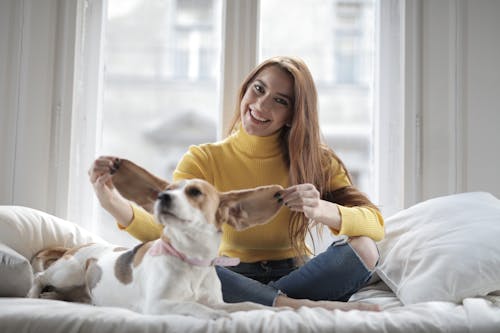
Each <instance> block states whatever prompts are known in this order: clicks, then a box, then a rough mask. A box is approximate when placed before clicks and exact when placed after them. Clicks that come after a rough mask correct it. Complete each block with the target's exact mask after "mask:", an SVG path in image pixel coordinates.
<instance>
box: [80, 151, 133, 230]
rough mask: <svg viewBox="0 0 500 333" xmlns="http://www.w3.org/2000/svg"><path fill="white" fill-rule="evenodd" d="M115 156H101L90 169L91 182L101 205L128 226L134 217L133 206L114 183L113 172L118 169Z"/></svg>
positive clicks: (118, 220)
mask: <svg viewBox="0 0 500 333" xmlns="http://www.w3.org/2000/svg"><path fill="white" fill-rule="evenodd" d="M116 160H117V158H116V157H113V156H100V157H99V158H97V159H96V160H95V161H94V162H93V163H92V165H91V166H90V169H89V171H88V174H89V179H90V182H91V183H92V186H93V187H94V192H95V194H96V196H97V198H98V199H99V203H100V204H101V206H102V207H103V208H104V209H106V210H107V211H108V212H109V213H110V214H111V215H113V217H114V218H115V219H116V220H117V222H118V223H119V224H121V225H122V226H124V227H126V226H128V225H129V224H130V222H131V221H132V218H133V215H134V214H133V211H132V207H131V206H130V202H129V201H128V200H126V199H125V198H124V197H122V196H121V194H120V193H119V192H118V190H117V189H116V188H115V186H114V184H113V173H114V171H116V166H115V161H116Z"/></svg>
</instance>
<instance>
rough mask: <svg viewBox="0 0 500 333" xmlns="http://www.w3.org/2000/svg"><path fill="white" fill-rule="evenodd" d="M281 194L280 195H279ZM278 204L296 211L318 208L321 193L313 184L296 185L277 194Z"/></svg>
mask: <svg viewBox="0 0 500 333" xmlns="http://www.w3.org/2000/svg"><path fill="white" fill-rule="evenodd" d="M278 194H279V195H278ZM277 199H278V202H280V203H281V204H283V205H285V206H287V207H288V208H290V209H291V210H294V211H304V209H307V207H310V208H314V207H317V206H318V204H319V200H320V194H319V191H318V190H317V189H316V187H315V186H314V185H312V184H300V185H294V186H291V187H289V188H287V189H284V190H282V191H280V192H278V193H277Z"/></svg>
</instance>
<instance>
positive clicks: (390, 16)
mask: <svg viewBox="0 0 500 333" xmlns="http://www.w3.org/2000/svg"><path fill="white" fill-rule="evenodd" d="M377 7H378V8H377V20H378V22H377V29H376V30H377V44H378V47H377V50H378V51H377V55H376V62H375V63H376V65H375V82H376V83H377V84H376V89H375V98H374V99H375V117H374V127H373V128H374V159H375V161H374V162H375V184H374V187H375V196H376V197H375V198H374V201H375V202H376V203H377V204H378V205H379V206H380V208H381V210H382V212H383V213H384V215H385V216H390V215H392V214H394V213H396V212H397V211H399V210H401V209H403V208H405V207H408V206H411V205H413V204H415V203H417V202H419V201H420V200H421V197H422V151H421V148H422V143H421V142H422V128H421V125H422V105H421V100H422V99H421V96H422V74H421V73H422V71H421V68H422V64H421V61H422V56H421V50H422V45H421V44H422V38H421V18H422V2H421V1H404V0H379V2H378V6H377Z"/></svg>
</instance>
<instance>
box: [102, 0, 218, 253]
mask: <svg viewBox="0 0 500 333" xmlns="http://www.w3.org/2000/svg"><path fill="white" fill-rule="evenodd" d="M107 13H108V15H107V20H106V22H105V40H104V47H103V49H104V68H105V69H104V92H103V93H104V95H103V108H102V126H103V128H102V142H101V147H100V148H99V149H98V150H99V152H100V154H105V155H115V156H121V157H124V158H128V159H130V160H132V161H134V162H136V163H138V164H139V165H141V166H143V167H145V168H146V169H147V170H150V171H151V172H153V173H155V174H156V175H158V176H160V177H162V178H165V179H171V174H172V172H173V170H174V168H175V166H176V164H177V162H178V161H179V159H180V158H181V156H182V154H183V153H184V152H185V151H186V150H187V149H188V146H189V145H191V144H200V143H203V142H210V141H215V140H216V132H217V124H216V120H217V119H218V111H217V108H218V97H219V92H218V81H219V73H220V66H219V63H220V61H219V59H220V52H221V45H220V35H221V17H222V16H221V15H222V6H221V1H220V0H209V1H193V0H162V1H140V0H128V1H125V2H124V1H123V0H109V1H108V8H107ZM100 216H101V217H102V219H104V220H108V221H109V220H110V217H109V216H107V213H105V212H104V210H102V209H101V210H100ZM98 227H99V228H101V229H102V228H112V229H115V226H114V225H112V223H109V222H102V223H99V225H98ZM99 233H101V234H106V235H109V237H118V236H123V235H118V236H117V235H116V234H117V233H116V231H115V230H112V231H111V230H110V231H109V232H107V231H106V230H100V231H99ZM127 241H128V238H127V239H117V240H116V242H119V243H122V244H123V243H124V242H127Z"/></svg>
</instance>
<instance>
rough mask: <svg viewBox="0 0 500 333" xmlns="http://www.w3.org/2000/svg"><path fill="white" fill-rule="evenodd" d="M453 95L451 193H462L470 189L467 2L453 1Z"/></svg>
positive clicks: (451, 106)
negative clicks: (467, 108)
mask: <svg viewBox="0 0 500 333" xmlns="http://www.w3.org/2000/svg"><path fill="white" fill-rule="evenodd" d="M449 13H450V17H449V20H450V21H449V32H450V40H451V43H450V50H449V60H450V63H449V64H450V68H449V73H450V75H449V82H450V83H449V90H450V91H449V96H450V101H449V103H450V109H449V117H450V122H449V124H450V142H449V145H450V154H451V156H450V157H451V158H450V159H451V161H453V163H452V164H450V173H449V179H448V186H449V193H460V192H464V191H466V190H467V185H466V170H467V144H466V142H467V131H466V130H467V126H466V124H465V121H466V115H465V112H466V108H465V96H466V94H465V87H464V84H465V82H466V78H465V72H466V62H465V55H466V47H467V45H466V40H465V29H466V19H465V17H466V7H465V1H464V0H456V1H451V2H449Z"/></svg>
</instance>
